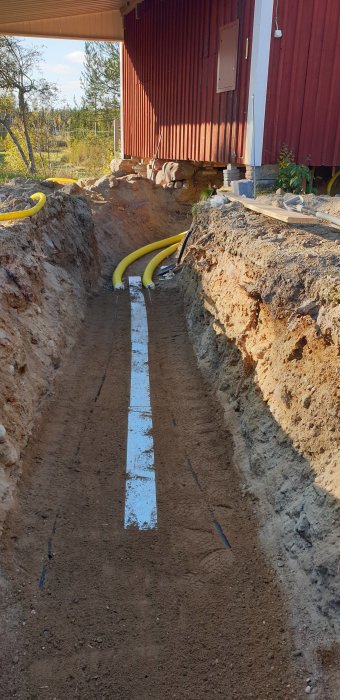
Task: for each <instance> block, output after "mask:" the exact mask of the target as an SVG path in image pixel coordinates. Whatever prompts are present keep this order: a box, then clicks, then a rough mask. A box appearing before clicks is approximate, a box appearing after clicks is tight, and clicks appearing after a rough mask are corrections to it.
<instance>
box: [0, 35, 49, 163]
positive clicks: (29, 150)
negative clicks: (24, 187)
mask: <svg viewBox="0 0 340 700" xmlns="http://www.w3.org/2000/svg"><path fill="white" fill-rule="evenodd" d="M40 60H41V53H40V51H39V50H38V49H35V48H26V47H24V46H23V45H22V43H21V42H20V41H19V40H18V39H16V38H14V37H7V36H0V124H2V125H3V126H4V128H5V130H6V131H7V133H8V135H9V137H10V138H11V139H12V141H13V143H14V145H15V147H16V148H17V150H18V152H19V154H20V156H21V159H22V161H23V163H24V164H25V167H26V168H27V169H28V170H29V171H30V173H31V174H32V175H35V174H36V172H37V168H36V163H35V157H34V150H33V146H32V140H31V135H30V128H29V100H31V99H32V98H33V97H34V96H35V97H36V96H39V97H44V98H46V99H50V97H51V95H52V94H53V93H55V87H54V86H53V85H51V84H50V83H48V82H47V81H46V80H40V79H37V78H35V77H34V73H35V71H36V70H37V68H38V66H39V63H40ZM15 108H16V110H15ZM15 111H16V112H17V115H18V117H19V122H20V126H21V129H22V134H23V138H24V142H25V145H26V152H25V150H24V148H23V146H22V145H21V143H20V139H19V138H18V136H17V135H16V133H15V131H14V130H13V128H12V120H13V114H15Z"/></svg>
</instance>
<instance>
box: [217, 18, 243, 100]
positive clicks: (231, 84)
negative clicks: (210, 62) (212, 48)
mask: <svg viewBox="0 0 340 700" xmlns="http://www.w3.org/2000/svg"><path fill="white" fill-rule="evenodd" d="M238 30H239V21H238V19H237V20H235V22H230V24H225V25H224V27H221V28H220V41H219V49H218V62H217V92H228V91H229V90H235V87H236V72H237V47H238Z"/></svg>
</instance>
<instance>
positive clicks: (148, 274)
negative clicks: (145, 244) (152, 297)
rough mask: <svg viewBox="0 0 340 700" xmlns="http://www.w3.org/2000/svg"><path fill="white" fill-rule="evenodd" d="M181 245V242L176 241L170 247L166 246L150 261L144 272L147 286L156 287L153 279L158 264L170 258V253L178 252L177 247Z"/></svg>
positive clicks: (144, 281) (145, 285)
mask: <svg viewBox="0 0 340 700" xmlns="http://www.w3.org/2000/svg"><path fill="white" fill-rule="evenodd" d="M178 246H179V243H174V244H173V245H170V246H169V247H168V248H165V250H161V252H160V253H157V255H155V256H154V257H153V258H152V260H150V262H149V263H148V265H147V266H146V268H145V270H144V274H143V285H144V287H146V288H149V289H155V283H154V282H153V281H152V278H153V273H154V272H155V270H156V268H157V267H158V265H160V264H161V262H163V260H165V258H169V257H170V255H172V254H173V253H175V252H176V250H177V248H178Z"/></svg>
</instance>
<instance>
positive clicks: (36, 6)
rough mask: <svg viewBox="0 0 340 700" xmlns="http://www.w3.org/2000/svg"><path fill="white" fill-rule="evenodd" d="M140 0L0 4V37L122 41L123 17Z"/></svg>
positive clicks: (13, 1)
mask: <svg viewBox="0 0 340 700" xmlns="http://www.w3.org/2000/svg"><path fill="white" fill-rule="evenodd" d="M140 2H143V0H0V34H8V35H15V36H36V37H51V38H58V39H98V40H100V41H123V39H124V22H123V15H124V14H127V13H128V12H131V11H132V10H133V9H135V7H136V6H137V5H138V4H139V3H140Z"/></svg>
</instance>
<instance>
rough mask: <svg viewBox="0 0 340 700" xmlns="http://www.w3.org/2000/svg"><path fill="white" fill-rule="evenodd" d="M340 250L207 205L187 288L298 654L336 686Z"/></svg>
mask: <svg viewBox="0 0 340 700" xmlns="http://www.w3.org/2000/svg"><path fill="white" fill-rule="evenodd" d="M336 239H337V234H336V232H335V231H334V230H333V231H332V230H331V229H330V228H326V227H309V229H305V228H302V227H292V226H288V225H286V224H283V223H281V222H279V221H277V222H275V221H274V220H270V219H268V218H266V219H265V218H264V217H262V216H259V215H258V214H255V213H252V212H248V211H247V210H246V209H245V208H244V207H243V206H242V205H240V204H238V203H232V204H226V205H224V206H222V207H220V208H218V209H214V208H212V207H210V206H209V204H202V205H200V206H198V209H197V215H196V217H195V221H194V227H193V235H192V238H191V239H190V246H189V248H188V252H187V254H186V258H185V263H184V271H183V276H182V279H183V290H184V299H185V306H186V313H187V319H188V325H189V330H190V333H191V336H192V341H193V344H194V347H195V350H196V354H197V356H198V360H199V363H200V365H201V368H202V370H203V372H204V373H205V374H207V375H208V377H209V379H210V380H211V381H212V382H213V384H214V386H215V389H216V392H217V395H218V397H219V399H220V401H221V403H222V405H223V407H224V410H225V416H226V421H227V426H228V428H229V430H230V432H231V433H232V436H233V440H234V449H235V463H236V466H237V468H238V469H239V474H240V479H241V480H242V481H243V492H244V498H245V499H251V500H252V501H254V507H255V508H256V509H257V512H258V513H259V517H260V523H261V537H262V540H263V543H264V545H265V549H266V551H267V552H269V553H270V555H271V558H272V560H273V561H274V564H275V565H276V568H277V572H278V575H279V577H280V579H281V581H282V582H283V584H284V586H285V588H286V594H287V596H288V599H289V601H290V608H291V612H292V620H293V625H294V627H295V630H296V635H297V638H298V644H299V648H301V649H303V650H304V653H305V652H306V653H308V654H309V655H310V657H312V658H313V659H314V661H315V663H316V664H318V663H319V664H320V665H323V666H324V668H325V669H326V668H327V669H328V672H329V674H330V675H331V676H333V683H334V688H339V672H338V671H336V666H337V662H336V659H337V658H338V654H339V647H338V644H339V641H340V626H339V623H340V574H339V561H340V560H339V555H340V549H339V535H340V500H339V499H340V474H339V419H338V415H339V414H338V403H337V402H338V397H339V395H338V394H337V391H336V386H337V381H338V375H337V370H338V367H339V323H338V322H339V309H340V307H339V301H340V291H339V246H338V241H337V240H336ZM334 692H335V695H334V697H337V694H336V690H334Z"/></svg>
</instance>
